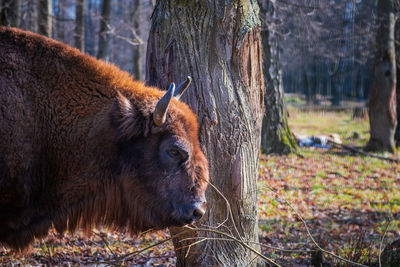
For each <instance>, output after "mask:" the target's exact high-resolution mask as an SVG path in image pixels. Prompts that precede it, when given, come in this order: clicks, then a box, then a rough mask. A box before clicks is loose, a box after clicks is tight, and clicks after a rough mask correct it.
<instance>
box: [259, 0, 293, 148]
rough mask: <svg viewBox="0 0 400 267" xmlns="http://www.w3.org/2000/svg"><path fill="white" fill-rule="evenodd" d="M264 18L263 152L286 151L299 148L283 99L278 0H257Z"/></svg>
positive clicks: (262, 35) (262, 18)
mask: <svg viewBox="0 0 400 267" xmlns="http://www.w3.org/2000/svg"><path fill="white" fill-rule="evenodd" d="M258 3H259V5H260V17H261V21H262V24H261V25H262V30H261V37H262V47H263V72H264V84H265V95H264V103H265V113H264V119H263V123H262V133H261V147H262V150H263V152H264V153H278V154H286V153H290V152H292V151H294V150H296V140H295V139H294V136H293V134H292V132H291V131H290V129H289V125H288V120H287V111H286V105H285V100H284V93H283V84H282V72H281V66H280V61H279V46H278V37H277V36H276V33H275V29H274V26H275V24H274V23H273V22H274V20H275V19H276V16H275V7H274V4H275V1H271V0H258Z"/></svg>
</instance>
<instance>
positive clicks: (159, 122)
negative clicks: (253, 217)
mask: <svg viewBox="0 0 400 267" xmlns="http://www.w3.org/2000/svg"><path fill="white" fill-rule="evenodd" d="M189 84H190V77H188V79H187V80H186V81H185V82H184V83H182V84H181V85H180V86H179V87H178V88H176V90H175V85H174V84H171V86H170V88H169V89H168V91H167V92H166V93H165V94H164V95H161V94H160V93H161V91H159V90H156V89H154V88H146V90H147V91H146V92H143V94H138V93H137V92H136V94H132V95H129V93H127V92H125V93H124V94H125V95H124V94H122V93H119V94H118V97H117V100H116V103H115V105H114V109H113V110H112V113H111V121H112V124H113V126H114V128H115V129H116V133H117V140H118V144H117V147H118V149H117V150H118V151H117V157H118V162H117V163H116V166H115V168H116V170H117V171H116V172H117V173H118V174H117V178H116V179H117V180H118V184H119V185H120V188H121V190H120V192H122V196H121V198H122V205H123V207H124V210H125V212H124V214H127V216H126V217H125V218H124V219H120V220H122V221H123V223H121V224H127V225H128V226H129V228H130V229H131V231H133V232H140V231H143V230H146V229H149V228H155V229H160V228H164V227H168V226H183V225H185V224H190V223H192V222H194V221H196V220H198V219H200V218H201V217H202V215H204V213H205V209H206V200H205V190H206V187H207V182H208V179H209V177H208V176H209V175H208V162H207V159H206V158H205V156H204V154H203V152H202V151H201V149H200V145H199V142H198V125H197V121H196V116H195V115H194V113H193V112H192V111H191V110H190V109H189V107H188V106H187V105H186V104H184V103H182V102H180V101H178V99H179V97H180V96H181V95H182V93H183V92H184V91H185V89H186V88H187V87H188V86H189Z"/></svg>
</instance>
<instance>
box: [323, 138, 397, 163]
mask: <svg viewBox="0 0 400 267" xmlns="http://www.w3.org/2000/svg"><path fill="white" fill-rule="evenodd" d="M328 143H330V144H332V145H333V146H334V147H336V148H342V149H346V150H348V151H351V152H353V153H358V154H360V155H363V156H366V157H371V158H376V159H380V160H387V161H390V162H396V163H400V159H397V158H389V157H383V156H379V155H376V154H373V153H369V152H365V151H362V150H360V149H357V148H355V147H353V146H348V145H344V144H339V143H336V142H334V141H332V140H328Z"/></svg>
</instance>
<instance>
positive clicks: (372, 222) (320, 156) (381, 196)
mask: <svg viewBox="0 0 400 267" xmlns="http://www.w3.org/2000/svg"><path fill="white" fill-rule="evenodd" d="M290 114H291V116H290V118H289V124H290V126H291V129H292V130H293V131H294V132H296V134H297V135H314V134H324V135H328V134H333V133H335V134H338V135H339V136H340V138H341V140H342V141H343V143H345V144H349V145H353V146H361V145H364V144H366V142H367V141H368V137H369V134H368V127H369V126H368V121H367V120H352V119H351V115H352V114H351V112H344V111H341V112H298V111H296V110H291V112H290ZM354 132H357V134H354ZM381 156H382V154H381ZM383 156H388V157H389V156H391V157H393V155H390V154H388V155H383ZM395 156H397V157H399V156H400V154H397V155H395ZM258 188H259V192H258V199H259V208H258V209H259V229H260V233H259V234H260V242H262V243H263V244H265V245H266V246H269V247H275V248H279V249H275V248H267V247H263V248H262V251H263V253H264V254H265V255H266V256H268V257H269V258H271V259H273V260H275V261H276V262H277V263H279V264H280V265H282V266H310V264H311V252H310V251H312V250H315V244H314V243H313V242H312V241H311V239H310V237H309V236H308V234H307V230H306V228H305V226H304V224H303V222H302V221H301V219H300V216H301V217H302V218H304V220H305V222H306V225H307V227H308V228H309V231H310V232H311V234H312V236H313V238H314V239H315V241H316V242H318V244H319V245H320V246H321V247H322V248H324V249H326V250H328V251H330V252H333V253H335V254H336V255H340V256H341V257H344V258H346V259H349V260H352V261H356V262H359V263H363V264H366V265H370V266H376V265H377V259H378V255H379V246H380V244H381V242H382V238H383V236H384V234H385V233H386V234H385V239H384V240H383V245H385V244H387V243H388V242H390V241H391V240H393V239H394V238H395V237H399V235H400V228H399V226H400V164H398V163H391V162H388V161H382V160H379V159H375V158H371V157H365V156H361V155H357V154H352V153H349V152H347V151H343V150H341V149H317V148H300V149H299V153H298V154H293V155H288V156H277V155H268V156H265V155H261V161H260V167H259V180H258ZM288 203H290V205H291V206H292V207H293V209H292V208H291V207H290V206H289V205H288ZM168 237H169V234H168V232H167V231H161V232H155V233H147V234H145V235H143V236H142V237H141V238H140V239H132V238H131V237H130V236H128V235H125V234H122V233H115V232H110V231H106V230H95V231H93V232H92V233H91V234H90V235H89V237H83V235H80V234H79V233H78V234H74V235H71V234H66V235H63V236H60V235H58V234H57V233H55V232H54V231H53V230H52V231H51V232H50V235H49V237H48V238H46V239H45V240H42V241H37V242H35V244H34V246H33V248H32V249H31V251H30V253H27V254H15V253H12V252H11V251H9V250H7V249H1V248H0V265H1V266H11V265H15V264H19V265H42V264H46V265H62V266H68V265H71V266H73V265H88V264H91V263H92V264H95V263H96V264H97V265H98V266H108V265H110V264H112V263H115V260H116V259H118V257H121V256H127V254H128V253H135V251H136V252H137V251H139V250H141V249H142V248H144V247H147V246H149V245H151V244H154V243H157V242H159V241H161V240H163V239H166V238H168ZM281 249H289V250H294V251H290V252H288V251H282V250H281ZM174 255H175V254H174V251H173V246H172V244H171V243H170V242H165V243H163V244H161V245H159V246H156V247H153V248H151V249H148V250H146V251H143V252H142V253H138V254H135V255H131V256H130V257H129V259H128V258H126V261H120V262H119V264H123V265H125V266H174V263H175V258H174ZM101 262H102V264H99V263H101ZM324 263H325V264H326V266H348V265H346V264H344V263H343V262H341V261H339V260H337V259H335V258H333V257H331V256H328V255H326V254H324Z"/></svg>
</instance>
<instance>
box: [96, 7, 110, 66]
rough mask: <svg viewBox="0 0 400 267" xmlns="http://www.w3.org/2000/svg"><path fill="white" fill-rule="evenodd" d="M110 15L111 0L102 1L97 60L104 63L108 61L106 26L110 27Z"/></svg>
mask: <svg viewBox="0 0 400 267" xmlns="http://www.w3.org/2000/svg"><path fill="white" fill-rule="evenodd" d="M110 14H111V0H103V2H102V5H101V19H100V32H99V50H98V51H97V58H99V59H102V60H105V61H107V60H108V43H109V33H108V26H109V25H110Z"/></svg>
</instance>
